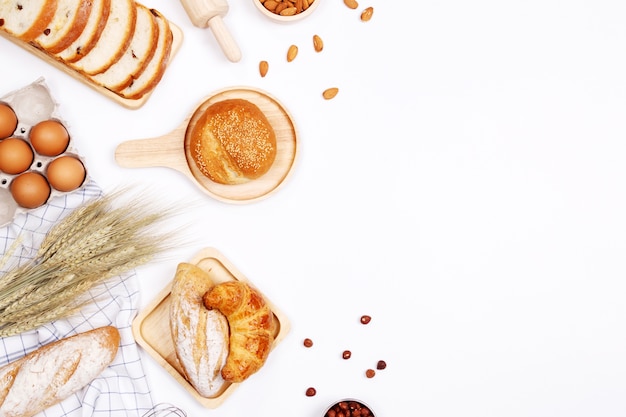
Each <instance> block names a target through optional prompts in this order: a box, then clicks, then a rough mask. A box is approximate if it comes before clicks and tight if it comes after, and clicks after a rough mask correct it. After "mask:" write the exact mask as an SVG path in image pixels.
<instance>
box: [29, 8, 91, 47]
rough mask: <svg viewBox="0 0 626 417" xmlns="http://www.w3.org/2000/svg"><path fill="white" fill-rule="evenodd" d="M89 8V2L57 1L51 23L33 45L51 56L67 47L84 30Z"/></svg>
mask: <svg viewBox="0 0 626 417" xmlns="http://www.w3.org/2000/svg"><path fill="white" fill-rule="evenodd" d="M91 7H92V2H91V0H58V4H57V7H56V12H55V14H54V17H53V18H52V21H51V22H50V23H49V24H48V26H47V27H46V28H45V29H44V31H43V33H42V34H41V35H39V36H37V37H36V38H35V39H34V40H33V43H34V44H35V45H36V46H38V47H39V48H41V49H45V50H46V51H47V52H50V53H53V54H54V53H57V52H60V51H62V50H64V49H65V48H67V47H69V46H70V45H71V44H72V42H74V41H75V40H76V39H77V38H78V36H80V34H81V33H82V31H83V29H84V28H85V25H86V24H87V20H88V19H89V14H90V13H91Z"/></svg>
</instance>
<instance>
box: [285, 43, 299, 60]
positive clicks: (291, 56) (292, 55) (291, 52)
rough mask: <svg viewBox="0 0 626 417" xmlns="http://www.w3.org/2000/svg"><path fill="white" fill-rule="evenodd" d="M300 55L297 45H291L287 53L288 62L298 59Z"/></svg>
mask: <svg viewBox="0 0 626 417" xmlns="http://www.w3.org/2000/svg"><path fill="white" fill-rule="evenodd" d="M297 55H298V47H297V46H296V45H291V46H290V47H289V50H288V51H287V62H291V61H293V60H294V59H296V56H297Z"/></svg>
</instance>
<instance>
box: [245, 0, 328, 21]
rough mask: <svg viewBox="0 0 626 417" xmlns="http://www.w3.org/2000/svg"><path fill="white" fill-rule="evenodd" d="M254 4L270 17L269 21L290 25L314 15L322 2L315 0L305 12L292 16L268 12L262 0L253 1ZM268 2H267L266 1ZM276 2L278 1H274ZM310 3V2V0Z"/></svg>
mask: <svg viewBox="0 0 626 417" xmlns="http://www.w3.org/2000/svg"><path fill="white" fill-rule="evenodd" d="M252 1H253V2H254V5H255V6H256V8H257V9H258V10H259V11H260V12H261V13H262V14H263V15H265V16H266V17H268V18H269V19H271V20H273V21H275V22H281V23H290V22H296V21H298V20H301V19H304V18H305V17H307V16H310V15H311V14H313V12H314V11H315V9H317V6H318V5H319V3H320V1H321V0H314V1H313V3H311V5H310V6H309V7H308V8H307V9H306V10H304V11H302V12H300V13H296V14H294V15H291V16H283V15H280V14H277V13H274V12H272V11H270V10H268V9H267V8H266V7H265V6H264V5H263V3H262V2H261V0H252ZM265 1H267V0H265ZM274 1H276V0H274ZM309 1H310V0H309Z"/></svg>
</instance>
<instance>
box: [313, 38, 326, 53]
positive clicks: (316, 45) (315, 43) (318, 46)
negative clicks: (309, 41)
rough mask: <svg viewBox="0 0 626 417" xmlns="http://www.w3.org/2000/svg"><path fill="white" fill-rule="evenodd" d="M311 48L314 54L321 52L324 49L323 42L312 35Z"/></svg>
mask: <svg viewBox="0 0 626 417" xmlns="http://www.w3.org/2000/svg"><path fill="white" fill-rule="evenodd" d="M313 48H315V52H322V49H324V41H323V40H322V38H320V37H319V36H318V35H313Z"/></svg>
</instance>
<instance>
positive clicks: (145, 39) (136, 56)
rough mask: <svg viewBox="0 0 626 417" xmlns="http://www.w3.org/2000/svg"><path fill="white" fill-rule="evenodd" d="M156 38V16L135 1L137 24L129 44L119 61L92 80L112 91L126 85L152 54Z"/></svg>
mask: <svg viewBox="0 0 626 417" xmlns="http://www.w3.org/2000/svg"><path fill="white" fill-rule="evenodd" d="M158 40H159V27H158V24H157V20H156V17H155V16H154V14H153V13H152V12H151V11H150V9H148V8H147V7H145V6H143V5H141V4H138V3H137V24H136V25H135V33H134V34H133V38H132V40H131V42H130V46H129V47H128V48H127V49H126V52H124V55H122V57H121V58H120V59H119V61H117V62H116V63H115V64H113V65H111V66H110V67H109V69H107V70H106V71H104V72H103V73H101V74H96V75H94V76H93V77H92V78H93V80H94V81H96V82H97V83H99V84H101V85H102V86H103V87H105V88H108V89H109V90H111V91H114V92H117V91H120V90H123V89H124V88H126V87H128V86H129V85H130V83H131V82H132V81H133V79H134V78H135V77H138V76H139V74H141V72H142V71H143V70H144V69H145V68H146V66H147V65H148V63H149V62H150V59H152V57H153V56H154V54H155V52H156V48H157V45H158Z"/></svg>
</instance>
